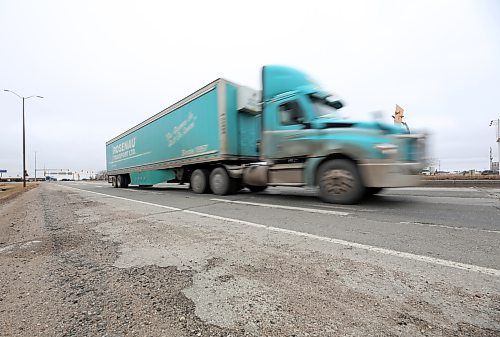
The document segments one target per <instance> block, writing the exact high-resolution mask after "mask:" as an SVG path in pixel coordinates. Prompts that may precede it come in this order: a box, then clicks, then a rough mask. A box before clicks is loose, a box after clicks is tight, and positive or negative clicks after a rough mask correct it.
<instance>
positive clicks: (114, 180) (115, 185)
mask: <svg viewBox="0 0 500 337" xmlns="http://www.w3.org/2000/svg"><path fill="white" fill-rule="evenodd" d="M116 178H117V177H116V176H115V177H114V179H111V186H113V187H114V188H118V185H117V184H116Z"/></svg>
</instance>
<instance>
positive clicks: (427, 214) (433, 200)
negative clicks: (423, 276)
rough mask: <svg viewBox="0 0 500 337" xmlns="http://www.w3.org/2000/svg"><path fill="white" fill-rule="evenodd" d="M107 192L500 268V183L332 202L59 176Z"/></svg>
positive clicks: (272, 191)
mask: <svg viewBox="0 0 500 337" xmlns="http://www.w3.org/2000/svg"><path fill="white" fill-rule="evenodd" d="M57 184H61V185H63V186H67V187H69V188H76V189H79V190H84V191H87V192H88V193H90V194H99V195H102V196H104V197H106V196H108V197H110V198H120V199H125V200H130V202H131V205H130V207H134V202H135V203H136V204H137V203H139V204H140V203H142V204H152V205H158V207H159V208H158V212H162V211H171V210H183V211H185V212H190V213H194V214H200V215H202V216H208V217H212V218H220V219H223V220H227V221H229V222H235V223H238V224H248V225H251V226H266V227H269V228H271V229H272V230H278V231H280V230H281V231H283V232H286V233H292V234H294V235H299V236H300V235H304V236H310V237H313V238H317V239H319V240H327V241H328V240H330V241H331V242H333V243H336V244H342V245H347V246H351V247H358V248H359V247H361V248H363V249H367V250H372V251H376V252H379V253H380V252H381V253H382V254H389V255H396V256H402V257H403V258H410V259H416V260H421V261H425V262H428V263H430V264H444V265H446V266H448V267H451V268H455V267H458V268H462V269H474V268H476V269H477V270H478V271H479V272H485V273H489V274H491V273H493V274H494V275H500V245H499V244H498V242H499V239H500V189H494V188H493V189H492V188H433V187H420V188H417V187H416V188H404V189H387V190H385V191H384V192H382V193H381V194H379V195H377V196H374V197H373V198H370V199H368V200H365V201H364V202H362V203H360V204H358V205H352V206H345V205H332V204H326V203H323V202H321V201H320V200H319V199H317V198H316V197H315V194H316V192H315V191H314V190H304V189H298V188H281V187H279V188H278V187H273V188H269V189H268V190H266V191H264V192H260V193H250V192H248V191H246V190H243V191H241V192H239V193H238V194H235V195H229V196H216V195H213V194H203V195H201V194H195V193H193V192H192V191H190V190H189V189H188V185H183V186H181V185H177V184H161V185H157V186H155V187H152V188H141V189H140V188H134V187H130V188H127V189H115V188H112V187H111V185H109V184H107V183H103V182H64V183H57Z"/></svg>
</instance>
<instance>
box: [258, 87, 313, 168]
mask: <svg viewBox="0 0 500 337" xmlns="http://www.w3.org/2000/svg"><path fill="white" fill-rule="evenodd" d="M313 117H314V116H313V111H312V107H311V104H310V102H309V100H308V99H307V97H305V96H296V95H294V96H292V97H289V98H285V99H282V100H277V101H273V102H270V103H268V104H267V106H266V108H265V112H264V131H263V156H264V158H265V159H271V160H275V161H280V160H287V159H300V158H304V157H306V156H307V155H308V154H310V153H311V152H312V146H314V145H313V142H314V141H312V137H311V136H313V135H315V134H316V132H317V131H316V130H314V129H312V128H311V123H310V121H311V120H312V119H313Z"/></svg>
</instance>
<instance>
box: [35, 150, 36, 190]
mask: <svg viewBox="0 0 500 337" xmlns="http://www.w3.org/2000/svg"><path fill="white" fill-rule="evenodd" d="M35 183H36V151H35Z"/></svg>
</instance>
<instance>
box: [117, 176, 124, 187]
mask: <svg viewBox="0 0 500 337" xmlns="http://www.w3.org/2000/svg"><path fill="white" fill-rule="evenodd" d="M125 182H126V180H125V178H124V177H123V175H121V174H120V175H118V176H117V177H116V187H118V188H123V187H125Z"/></svg>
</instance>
